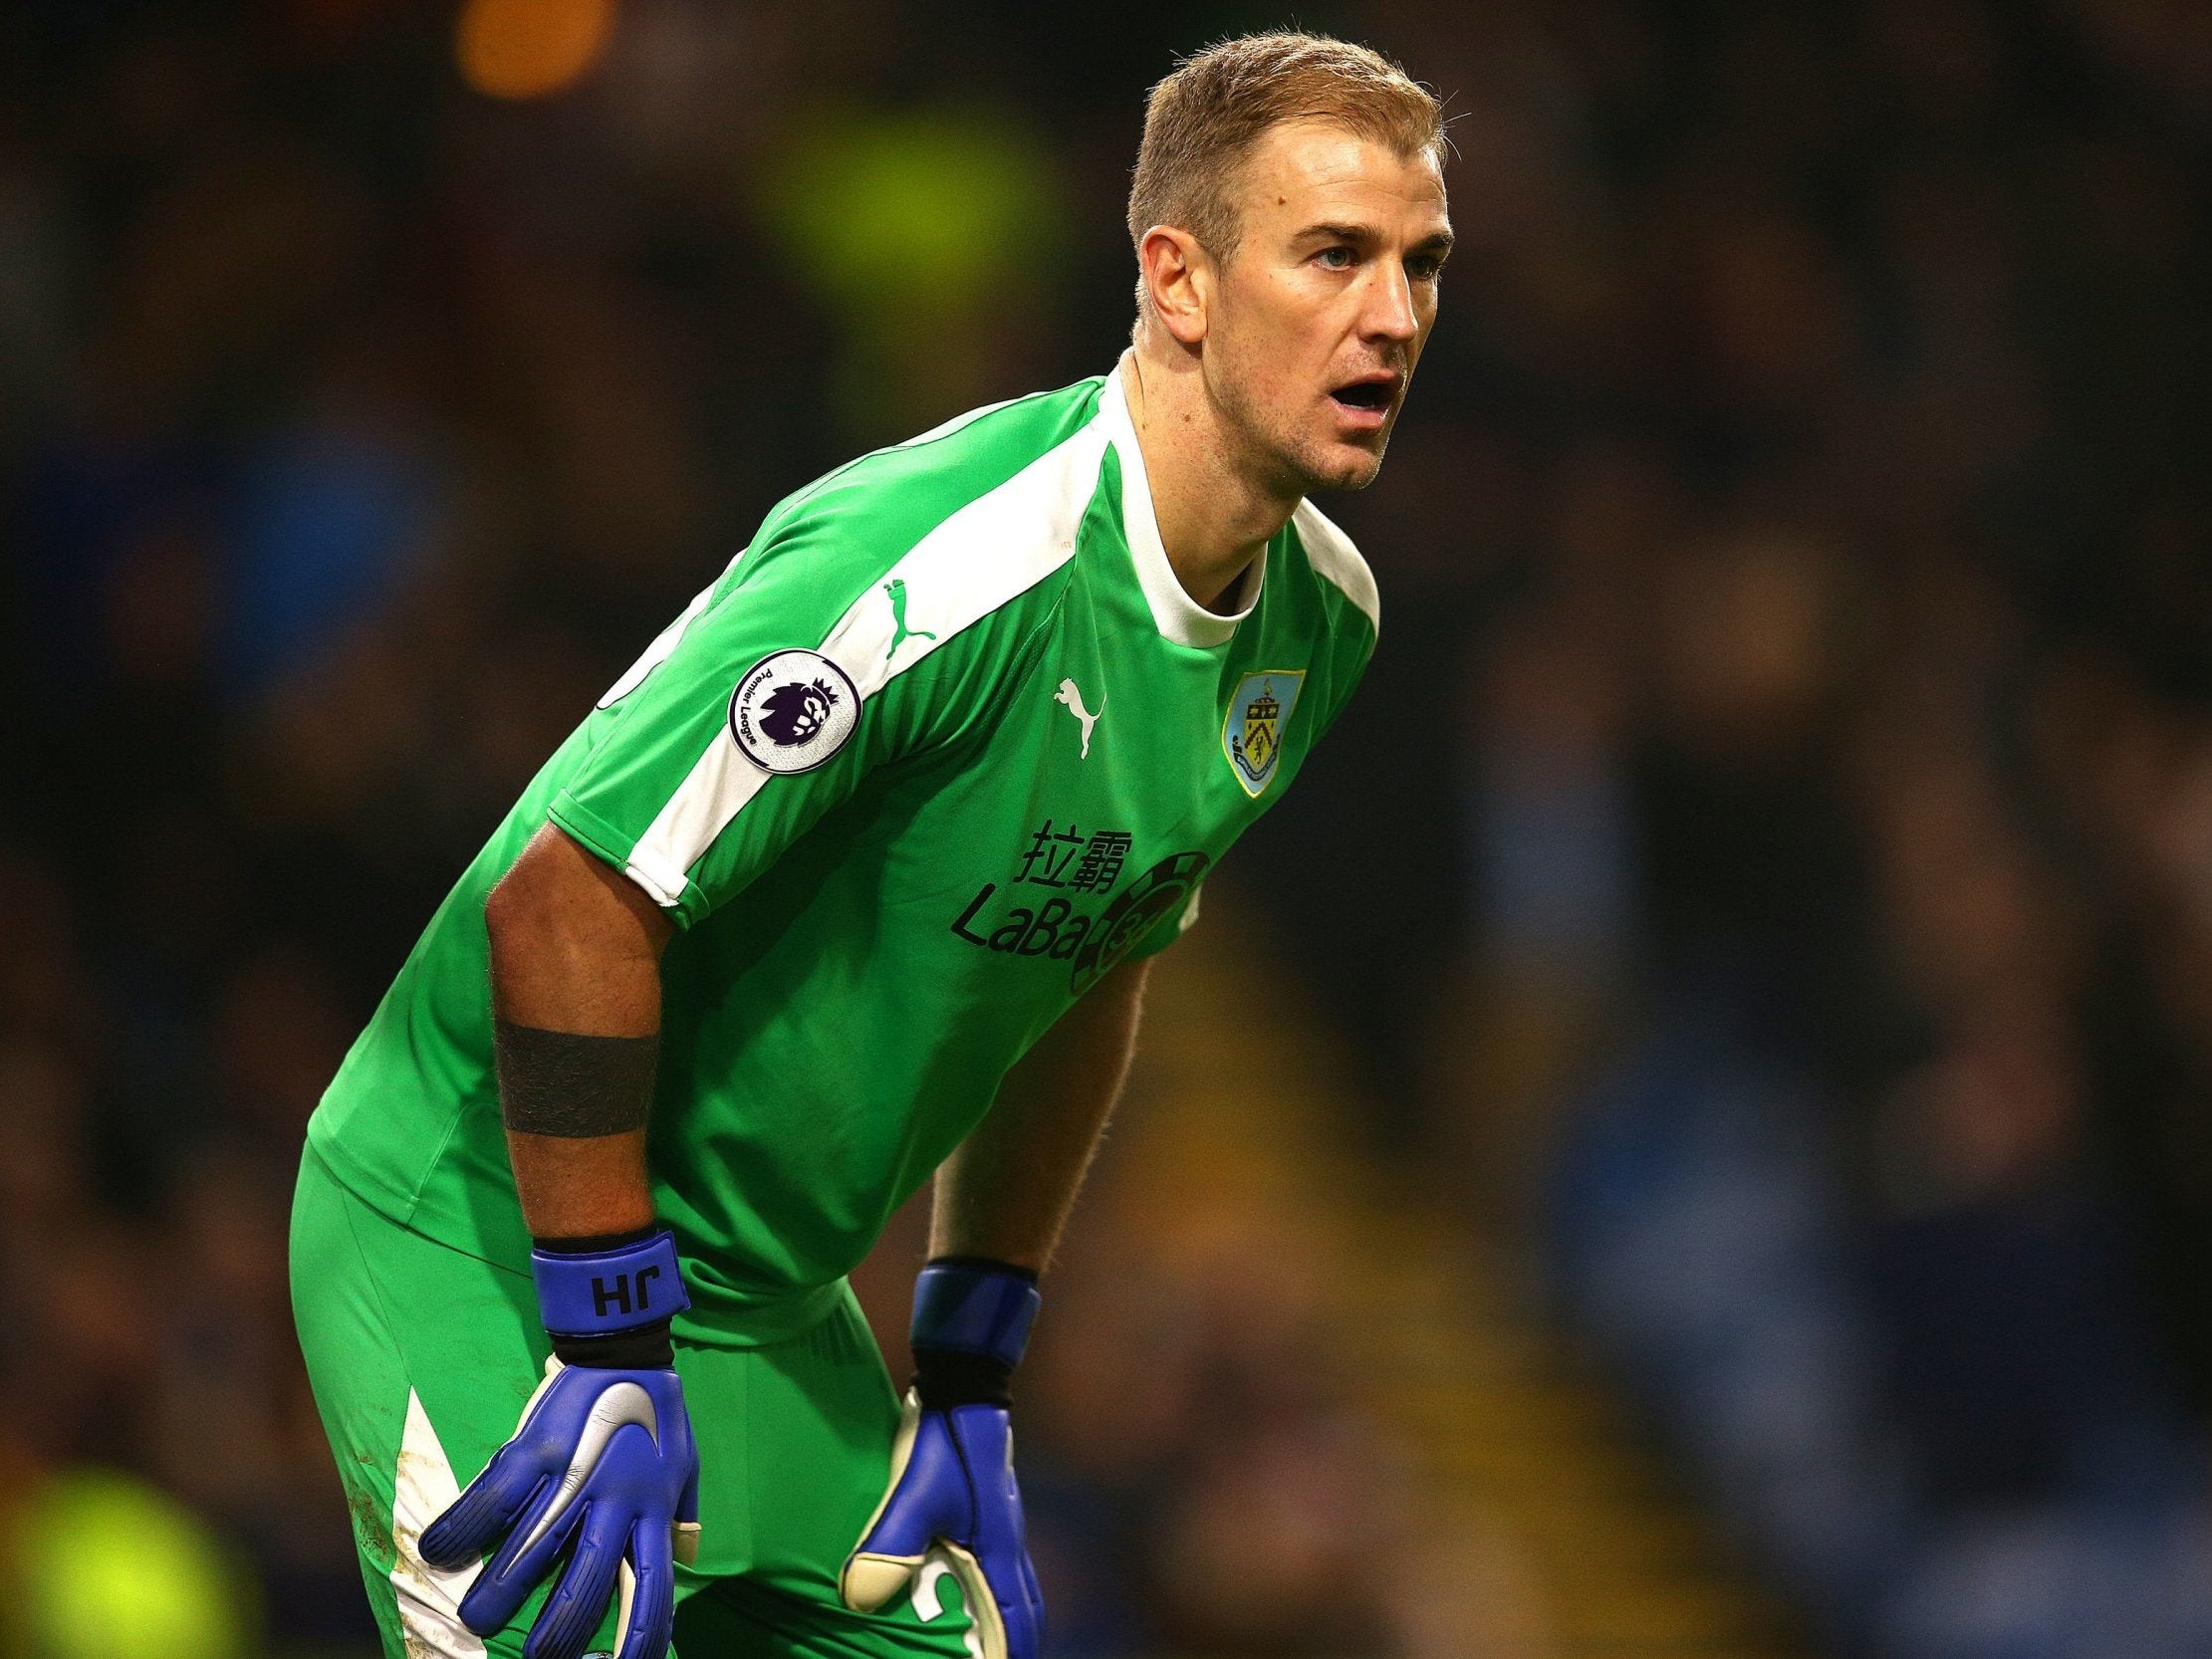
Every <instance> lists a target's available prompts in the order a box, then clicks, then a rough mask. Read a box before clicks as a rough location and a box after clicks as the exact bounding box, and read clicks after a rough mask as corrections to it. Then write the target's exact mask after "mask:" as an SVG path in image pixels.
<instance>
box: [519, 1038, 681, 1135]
mask: <svg viewBox="0 0 2212 1659" xmlns="http://www.w3.org/2000/svg"><path fill="white" fill-rule="evenodd" d="M659 1050H660V1039H659V1038H657V1037H584V1036H580V1035H579V1034H578V1033H576V1032H569V1031H541V1030H539V1029H538V1028H537V1027H536V1026H518V1025H516V1024H514V1023H513V1022H512V1021H509V1020H496V1019H495V1020H494V1021H493V1022H492V1053H493V1057H494V1061H495V1063H496V1065H497V1067H498V1068H499V1112H500V1116H501V1118H502V1119H504V1120H505V1122H506V1124H507V1127H508V1128H510V1129H513V1130H515V1131H516V1132H517V1133H518V1134H525V1135H559V1136H561V1137H562V1138H564V1139H567V1140H590V1139H593V1138H595V1137H597V1136H600V1135H619V1134H626V1133H627V1132H628V1131H629V1130H631V1129H641V1128H643V1127H644V1126H645V1119H646V1118H647V1117H648V1116H650V1115H651V1113H652V1098H653V1061H654V1059H655V1057H656V1056H657V1055H658V1053H659Z"/></svg>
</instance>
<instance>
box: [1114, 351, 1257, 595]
mask: <svg viewBox="0 0 2212 1659" xmlns="http://www.w3.org/2000/svg"><path fill="white" fill-rule="evenodd" d="M1116 372H1117V373H1119V374H1120V376H1121V389H1122V391H1123V392H1124V393H1125V394H1126V395H1127V397H1128V400H1129V420H1130V422H1131V424H1132V425H1134V426H1135V428H1136V441H1137V447H1138V448H1139V449H1141V450H1142V451H1143V452H1144V472H1145V476H1146V477H1147V478H1148V479H1149V480H1150V483H1151V487H1152V516H1153V517H1154V518H1155V519H1157V520H1158V521H1159V536H1160V544H1161V546H1163V547H1164V548H1165V549H1166V550H1167V563H1168V565H1169V566H1170V568H1172V569H1173V571H1174V573H1175V580H1176V581H1178V582H1180V583H1181V584H1182V585H1183V592H1186V593H1188V594H1189V595H1190V596H1191V597H1192V598H1193V599H1195V600H1196V601H1197V602H1198V603H1199V604H1201V605H1204V606H1205V607H1206V608H1207V609H1209V610H1219V609H1221V608H1222V596H1223V595H1224V594H1226V593H1228V592H1230V590H1231V589H1233V588H1237V587H1238V578H1240V577H1241V576H1243V575H1244V573H1245V570H1246V569H1247V568H1248V567H1249V566H1250V565H1251V563H1252V561H1253V560H1255V559H1257V558H1259V557H1260V555H1261V554H1262V553H1263V552H1264V551H1265V550H1266V548H1267V544H1268V542H1269V541H1270V540H1271V539H1272V538H1273V537H1274V535H1275V533H1276V532H1277V531H1279V530H1281V529H1282V528H1283V526H1284V524H1285V523H1287V522H1288V521H1289V519H1290V516H1291V514H1292V513H1293V512H1294V511H1296V510H1297V507H1298V503H1299V500H1300V498H1299V497H1297V496H1292V497H1290V498H1288V499H1284V498H1282V497H1280V496H1277V495H1275V494H1273V493H1271V492H1269V491H1266V490H1264V489H1262V488H1261V487H1259V486H1258V485H1257V484H1255V483H1254V481H1253V480H1252V479H1251V477H1250V476H1249V475H1248V474H1246V473H1245V472H1243V471H1241V470H1240V469H1239V468H1238V467H1237V466H1236V464H1235V461H1234V459H1233V450H1232V448H1231V445H1230V441H1229V439H1230V434H1229V433H1228V432H1227V431H1226V430H1225V429H1224V428H1223V425H1222V422H1221V416H1220V412H1219V411H1218V410H1217V409H1215V408H1214V406H1213V404H1212V402H1211V401H1210V400H1209V399H1208V398H1207V396H1206V388H1205V382H1204V379H1203V377H1202V376H1201V374H1200V373H1199V369H1198V358H1197V355H1196V354H1194V353H1187V352H1185V351H1183V350H1182V348H1180V347H1178V346H1175V345H1174V344H1173V343H1169V345H1168V346H1167V347H1166V348H1165V349H1161V348H1159V347H1158V346H1157V345H1156V344H1153V343H1150V342H1148V341H1147V340H1146V338H1145V337H1144V335H1143V333H1141V332H1140V333H1139V337H1138V340H1137V343H1136V344H1135V345H1134V346H1132V347H1131V348H1130V349H1129V350H1128V351H1127V352H1125V353H1123V354H1122V356H1121V362H1120V366H1119V368H1118V369H1117V370H1116Z"/></svg>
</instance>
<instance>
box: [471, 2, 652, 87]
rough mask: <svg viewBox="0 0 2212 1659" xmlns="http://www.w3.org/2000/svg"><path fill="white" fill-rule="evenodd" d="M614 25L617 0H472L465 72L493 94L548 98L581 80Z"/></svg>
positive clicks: (472, 81)
mask: <svg viewBox="0 0 2212 1659" xmlns="http://www.w3.org/2000/svg"><path fill="white" fill-rule="evenodd" d="M613 33H614V0H468V4H467V5H466V6H464V7H463V8H462V9H461V21H460V26H459V31H458V40H457V52H458V55H459V59H460V66H461V76H462V79H464V80H465V81H467V82H468V84H469V85H470V86H471V87H473V88H475V89H476V90H477V91H478V92H480V93H484V94H486V95H487V96H489V97H492V98H509V99H521V98H546V97H549V96H551V95H552V94H554V93H558V92H562V91H565V90H566V89H568V88H569V87H572V86H574V85H575V84H576V83H577V82H579V81H581V80H582V79H583V78H584V77H585V75H586V74H587V73H589V72H590V70H591V68H592V66H593V65H594V64H596V63H598V62H599V60H600V56H601V54H603V53H604V52H605V51H606V50H607V40H608V37H609V36H610V35H611V34H613Z"/></svg>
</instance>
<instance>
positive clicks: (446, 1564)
mask: <svg viewBox="0 0 2212 1659" xmlns="http://www.w3.org/2000/svg"><path fill="white" fill-rule="evenodd" d="M595 1242H596V1241H595ZM531 1267H532V1270H533V1275H534V1277H535V1278H536V1280H537V1284H538V1304H539V1308H540V1310H541V1312H542V1313H543V1315H544V1317H545V1324H546V1329H547V1331H548V1332H549V1333H550V1334H551V1335H552V1337H553V1357H552V1358H550V1359H548V1360H547V1361H546V1376H545V1381H543V1382H542V1383H540V1384H539V1385H538V1391H537V1392H536V1393H535V1394H533V1395H531V1396H530V1403H529V1404H528V1405H526V1406H524V1407H523V1412H522V1421H521V1423H520V1424H519V1425H518V1426H517V1427H516V1429H515V1437H514V1438H513V1439H512V1440H510V1441H508V1442H507V1444H506V1445H504V1446H502V1447H501V1448H500V1449H499V1450H498V1452H496V1453H495V1454H493V1457H492V1461H491V1462H490V1463H489V1464H488V1465H486V1466H485V1469H484V1472H483V1473H482V1474H481V1475H479V1476H477V1477H476V1479H475V1480H473V1481H471V1482H470V1483H469V1485H468V1490H467V1491H465V1492H463V1493H462V1494H461V1495H460V1497H458V1498H457V1499H455V1500H454V1501H453V1505H452V1507H451V1508H450V1509H448V1510H447V1511H446V1512H445V1513H444V1514H443V1515H441V1516H439V1517H438V1518H437V1519H436V1520H435V1521H433V1522H431V1523H430V1525H429V1526H427V1527H425V1528H424V1529H423V1530H422V1539H421V1543H420V1548H421V1551H422V1558H423V1559H424V1560H425V1561H427V1562H428V1563H429V1564H430V1565H432V1566H434V1567H439V1568H442V1569H445V1570H451V1569H453V1568H456V1567H463V1566H467V1565H469V1564H470V1563H472V1562H474V1561H475V1560H477V1559H478V1558H479V1557H480V1556H482V1554H483V1553H484V1551H485V1550H487V1549H490V1548H491V1547H492V1546H493V1545H494V1544H497V1545H498V1551H497V1553H496V1554H494V1555H493V1556H492V1559H491V1562H490V1564H489V1565H487V1566H486V1567H485V1568H484V1570H483V1571H482V1572H481V1573H479V1574H478V1575H477V1578H476V1582H475V1583H474V1584H473V1585H471V1586H470V1588H469V1591H468V1594H467V1595H465V1596H463V1597H462V1598H461V1608H460V1611H461V1622H462V1623H463V1624H465V1625H467V1626H468V1627H469V1629H471V1630H473V1631H475V1632H476V1633H477V1634H478V1635H479V1636H489V1635H491V1634H492V1633H493V1632H494V1631H496V1630H499V1629H501V1628H502V1627H503V1626H505V1625H506V1624H507V1623H508V1621H509V1620H511V1619H512V1618H513V1617H514V1616H515V1614H516V1613H517V1612H519V1611H520V1610H521V1608H522V1604H523V1603H524V1602H525V1601H526V1600H528V1599H529V1597H530V1592H531V1591H532V1590H534V1589H535V1588H537V1586H538V1585H539V1584H540V1583H542V1582H543V1581H544V1580H545V1579H546V1578H547V1577H548V1576H549V1575H550V1574H551V1573H552V1571H553V1569H554V1567H555V1565H556V1563H557V1562H558V1560H559V1558H560V1557H561V1556H562V1555H563V1554H564V1553H568V1556H569V1562H568V1566H567V1568H566V1570H564V1571H563V1572H562V1574H561V1581H560V1583H559V1584H558V1585H556V1586H555V1588H554V1591H553V1593H552V1595H550V1596H548V1597H547V1598H546V1604H545V1607H544V1609H543V1610H542V1611H541V1612H540V1613H539V1614H538V1618H537V1621H536V1623H534V1624H533V1625H532V1626H531V1627H530V1635H529V1639H528V1640H527V1641H525V1642H524V1644H523V1655H524V1659H580V1656H581V1655H582V1654H583V1652H584V1649H585V1645H586V1644H587V1643H588V1642H590V1640H591V1639H592V1636H593V1633H594V1632H595V1631H597V1630H598V1629H599V1625H600V1620H601V1619H602V1618H603V1617H604V1616H605V1615H606V1612H607V1603H608V1598H609V1597H610V1596H611V1595H613V1594H614V1593H615V1592H616V1591H617V1589H618V1590H619V1594H620V1602H621V1614H620V1620H619V1622H620V1625H621V1638H620V1644H619V1646H618V1647H617V1648H616V1649H615V1653H616V1659H664V1655H665V1654H666V1653H667V1651H668V1642H669V1637H670V1635H671V1633H672V1632H673V1630H674V1628H675V1617H676V1585H675V1563H676V1562H677V1561H681V1562H683V1563H684V1564H685V1565H689V1564H690V1563H691V1561H692V1560H693V1559H694V1558H695V1557H696V1555H697V1553H698V1546H699V1456H698V1453H697V1451H696V1450H695V1449H694V1447H693V1445H692V1442H691V1419H690V1417H689V1416H688V1415H687V1414H686V1413H685V1411H684V1406H683V1384H682V1382H681V1381H680V1380H678V1378H677V1376H676V1372H675V1352H674V1348H673V1346H672V1344H671V1342H670V1339H669V1335H668V1321H669V1320H670V1319H671V1318H672V1317H673V1316H674V1314H675V1313H676V1312H677V1310H678V1309H680V1308H684V1307H688V1306H689V1305H690V1300H689V1299H688V1298H687V1297H686V1296H685V1295H684V1291H683V1280H682V1276H681V1273H680V1271H679V1269H678V1267H677V1262H676V1247H675V1242H674V1240H673V1239H671V1238H670V1237H669V1235H668V1234H667V1233H665V1232H658V1233H653V1234H651V1235H649V1236H646V1237H641V1238H636V1239H631V1240H624V1241H618V1242H616V1243H615V1244H614V1246H613V1248H608V1249H587V1250H574V1249H568V1250H564V1249H561V1248H559V1247H557V1246H555V1247H549V1246H546V1245H543V1244H541V1245H540V1247H539V1248H538V1249H537V1250H535V1251H533V1252H532V1253H531ZM502 1540H504V1541H502Z"/></svg>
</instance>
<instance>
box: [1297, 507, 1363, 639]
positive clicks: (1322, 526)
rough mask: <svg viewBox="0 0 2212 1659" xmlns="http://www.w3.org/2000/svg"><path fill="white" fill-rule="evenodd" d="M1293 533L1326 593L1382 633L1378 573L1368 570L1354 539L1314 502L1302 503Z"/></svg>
mask: <svg viewBox="0 0 2212 1659" xmlns="http://www.w3.org/2000/svg"><path fill="white" fill-rule="evenodd" d="M1291 530H1292V533H1293V534H1294V536H1295V537H1296V539H1297V542H1298V546H1299V548H1300V550H1301V551H1302V552H1303V553H1304V554H1305V555H1306V563H1307V565H1308V567H1309V568H1310V569H1311V570H1312V571H1313V573H1314V575H1315V576H1317V577H1319V578H1320V579H1321V582H1322V584H1323V587H1324V590H1325V591H1334V592H1336V593H1337V594H1339V595H1340V596H1341V602H1342V603H1345V604H1349V605H1350V606H1351V608H1352V610H1354V611H1356V612H1357V613H1358V614H1359V615H1360V616H1363V617H1365V618H1366V625H1367V628H1368V630H1369V631H1370V632H1379V631H1380V629H1381V626H1382V601H1381V597H1380V595H1379V594H1378V593H1377V592H1375V586H1374V573H1373V572H1372V571H1370V570H1368V569H1367V562H1366V561H1365V560H1364V559H1362V558H1361V557H1360V556H1359V550H1358V548H1356V547H1354V546H1353V545H1352V538H1351V537H1350V536H1347V535H1346V534H1345V533H1344V531H1343V530H1342V529H1340V528H1339V527H1338V526H1337V524H1336V523H1335V522H1334V521H1333V520H1331V519H1330V518H1329V516H1328V515H1327V514H1325V513H1323V512H1322V510H1321V509H1320V508H1319V507H1316V506H1315V505H1314V504H1313V503H1312V502H1311V501H1302V502H1300V503H1299V504H1298V510H1297V511H1296V512H1295V513H1293V514H1292V515H1291Z"/></svg>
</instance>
